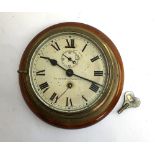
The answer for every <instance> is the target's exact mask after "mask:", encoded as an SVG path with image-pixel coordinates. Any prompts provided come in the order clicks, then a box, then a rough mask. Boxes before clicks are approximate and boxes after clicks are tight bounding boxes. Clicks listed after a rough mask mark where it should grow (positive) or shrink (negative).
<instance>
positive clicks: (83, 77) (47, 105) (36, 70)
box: [18, 22, 124, 128]
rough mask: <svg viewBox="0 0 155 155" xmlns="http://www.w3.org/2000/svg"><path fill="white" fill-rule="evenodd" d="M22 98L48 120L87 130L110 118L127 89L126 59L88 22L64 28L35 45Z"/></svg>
mask: <svg viewBox="0 0 155 155" xmlns="http://www.w3.org/2000/svg"><path fill="white" fill-rule="evenodd" d="M18 72H19V83H20V88H21V92H22V95H23V97H24V99H25V101H26V103H27V105H28V106H29V107H30V109H31V110H32V111H33V112H34V113H35V114H36V115H37V116H39V117H40V118H41V119H42V120H44V121H46V122H48V123H50V124H52V125H56V126H59V127H63V128H81V127H86V126H89V125H92V124H94V123H96V122H98V121H99V120H101V119H102V118H104V117H105V116H106V115H107V114H108V113H109V112H110V111H111V110H112V109H113V108H114V106H115V105H116V103H117V101H118V99H119V97H120V94H121V92H122V88H123V81H124V72H123V64H122V60H121V57H120V55H119V53H118V50H117V49H116V47H115V45H114V44H113V43H112V41H111V40H110V39H109V38H108V37H107V36H106V35H105V34H103V33H102V32H101V31H99V30H97V29H96V28H94V27H92V26H89V25H86V24H82V23H73V22H68V23H60V24H57V25H53V26H51V27H48V28H47V29H45V30H43V31H42V32H40V33H39V34H38V35H37V36H36V37H34V39H33V40H32V41H31V42H30V43H29V45H28V46H27V48H26V49H25V51H24V53H23V56H22V58H21V62H20V66H19V71H18Z"/></svg>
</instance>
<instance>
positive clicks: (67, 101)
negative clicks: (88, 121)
mask: <svg viewBox="0 0 155 155" xmlns="http://www.w3.org/2000/svg"><path fill="white" fill-rule="evenodd" d="M70 106H73V104H72V100H71V98H68V97H67V98H66V107H70Z"/></svg>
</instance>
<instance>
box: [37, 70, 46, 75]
mask: <svg viewBox="0 0 155 155" xmlns="http://www.w3.org/2000/svg"><path fill="white" fill-rule="evenodd" d="M36 75H40V76H44V75H45V70H40V71H38V72H36Z"/></svg>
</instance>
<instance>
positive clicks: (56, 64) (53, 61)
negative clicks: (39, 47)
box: [40, 56, 66, 71]
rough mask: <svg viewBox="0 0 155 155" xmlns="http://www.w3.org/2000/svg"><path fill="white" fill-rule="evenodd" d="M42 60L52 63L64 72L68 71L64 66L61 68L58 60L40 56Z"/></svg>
mask: <svg viewBox="0 0 155 155" xmlns="http://www.w3.org/2000/svg"><path fill="white" fill-rule="evenodd" d="M40 58H43V59H47V60H49V61H50V63H51V64H52V65H53V66H58V67H60V68H61V69H63V70H65V71H66V69H65V68H63V67H62V66H60V65H59V64H58V63H57V60H55V59H51V58H49V57H44V56H40Z"/></svg>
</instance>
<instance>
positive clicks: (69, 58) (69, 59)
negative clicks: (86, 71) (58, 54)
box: [63, 54, 76, 64]
mask: <svg viewBox="0 0 155 155" xmlns="http://www.w3.org/2000/svg"><path fill="white" fill-rule="evenodd" d="M63 55H64V56H65V57H66V58H67V59H68V61H72V63H73V64H75V63H76V61H74V60H72V58H71V57H67V56H66V55H65V54H63Z"/></svg>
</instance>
